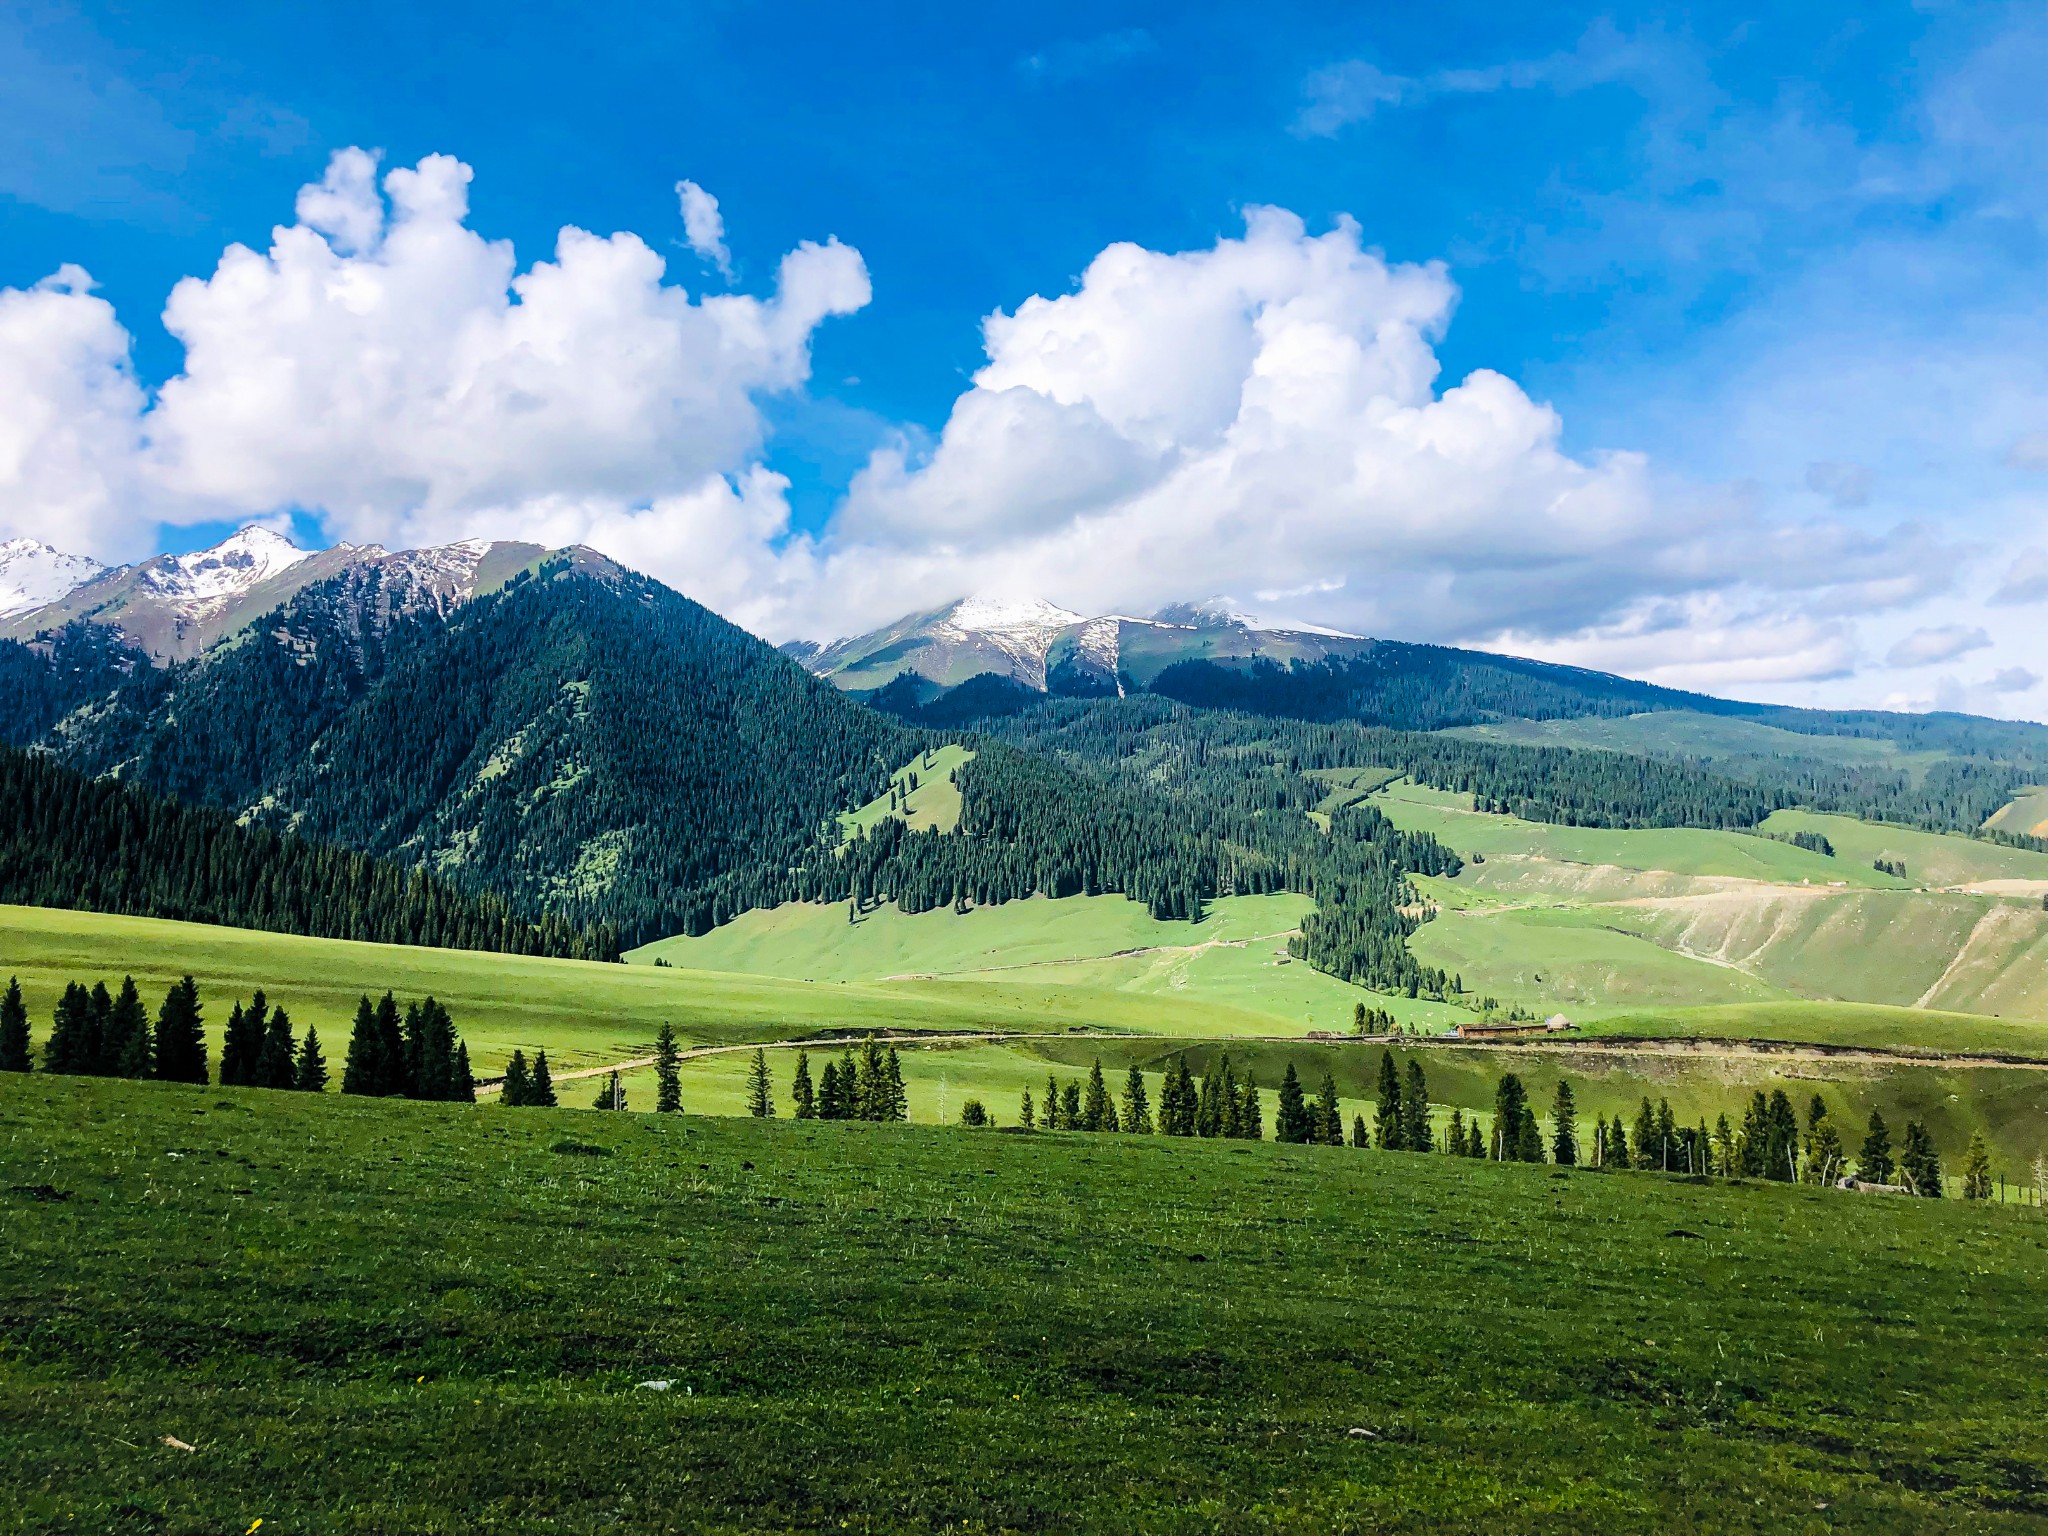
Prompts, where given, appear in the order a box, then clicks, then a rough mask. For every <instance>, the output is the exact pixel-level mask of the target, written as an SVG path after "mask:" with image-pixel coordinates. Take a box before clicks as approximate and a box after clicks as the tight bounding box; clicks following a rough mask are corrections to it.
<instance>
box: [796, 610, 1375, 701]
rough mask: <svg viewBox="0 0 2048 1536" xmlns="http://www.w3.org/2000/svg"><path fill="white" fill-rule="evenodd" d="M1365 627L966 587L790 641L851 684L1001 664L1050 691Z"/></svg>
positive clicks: (1326, 643)
mask: <svg viewBox="0 0 2048 1536" xmlns="http://www.w3.org/2000/svg"><path fill="white" fill-rule="evenodd" d="M1372 643H1373V642H1372V641H1370V640H1368V639H1366V638H1365V637H1363V636H1360V635H1349V634H1345V633H1343V632H1342V631H1340V630H1334V629H1326V628H1324V627H1322V626H1320V625H1313V624H1295V623H1290V622H1288V621H1285V620H1272V619H1262V618H1258V617H1254V616H1253V615H1250V614H1246V613H1241V612H1238V611H1236V610H1235V609H1233V608H1231V607H1230V606H1229V605H1228V604H1227V603H1225V602H1224V601H1222V600H1221V599H1214V598H1212V599H1208V600H1206V601H1202V602H1195V603H1176V604H1174V605H1173V606H1171V607H1169V608H1165V609H1162V610H1160V612H1158V613H1157V614H1154V615H1153V616H1151V617H1150V618H1138V617H1133V616H1131V615H1128V614H1105V615H1101V616H1099V617H1093V618H1090V617H1087V616H1084V615H1082V614H1079V613H1075V612H1073V611H1072V610H1071V609H1067V608H1062V607H1060V606H1059V605H1058V604H1056V603H1050V602H1046V601H1044V600H1043V599H1026V600H1015V599H995V598H990V597H982V596H978V597H969V598H964V599H962V600H961V601H959V602H957V603H953V604H951V605H949V606H948V607H945V608H938V609H933V610H931V611H929V612H925V613H914V614H908V615H906V616H905V617H903V618H901V619H898V620H897V621H896V622H895V623H894V624H889V625H885V626H884V627H883V628H881V629H878V630H876V631H874V632H873V633H872V634H867V635H858V636H854V637H851V638H848V639H844V640H835V641H833V642H832V643H830V644H828V645H815V644H811V643H807V642H796V643H792V644H790V645H787V646H785V647H783V649H784V650H785V651H786V652H788V654H789V655H791V656H793V657H794V658H796V659H797V660H798V661H800V662H802V663H803V664H804V665H805V666H806V667H808V668H810V670H811V671H813V672H815V673H817V674H818V675H819V676H821V677H826V678H829V679H831V680H832V681H833V682H835V683H837V684H838V685H839V686H840V687H842V688H852V689H861V690H867V689H873V688H880V687H883V686H885V685H886V684H888V683H890V682H892V681H894V680H895V679H896V678H898V677H899V676H903V675H904V674H909V675H911V676H912V677H914V678H916V679H920V680H921V683H922V684H926V685H932V686H935V687H938V688H950V687H954V686H956V685H958V684H960V683H963V682H965V681H967V679H968V678H970V677H974V676H978V675H980V674H983V673H989V672H993V673H996V674H998V675H1000V676H1003V677H1008V678H1011V679H1013V680H1014V681H1016V682H1018V683H1021V684H1023V685H1024V686H1025V687H1027V688H1032V689H1036V690H1039V691H1050V692H1053V693H1078V694H1095V693H1116V692H1122V691H1123V690H1124V689H1125V687H1126V686H1127V685H1128V684H1130V683H1132V682H1136V683H1138V684H1140V685H1145V684H1149V683H1150V682H1151V680H1152V679H1153V678H1155V677H1157V676H1158V675H1159V673H1161V672H1162V671H1164V670H1165V669H1166V668H1167V667H1170V666H1172V665H1174V664H1175V663H1176V662H1181V661H1203V660H1207V661H1248V660H1251V659H1253V658H1255V657H1265V658H1267V659H1269V660H1273V661H1277V662H1283V663H1284V662H1287V661H1290V660H1293V659H1296V658H1300V659H1303V660H1310V661H1314V660H1320V659H1321V658H1323V657H1326V656H1338V655H1342V656H1349V655H1356V654H1358V653H1359V652H1361V651H1363V650H1366V649H1369V648H1370V647H1371V645H1372Z"/></svg>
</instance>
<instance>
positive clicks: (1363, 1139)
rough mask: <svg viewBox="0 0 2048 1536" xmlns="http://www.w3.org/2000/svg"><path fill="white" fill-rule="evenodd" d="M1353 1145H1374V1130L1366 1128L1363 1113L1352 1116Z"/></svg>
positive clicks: (1359, 1146) (1360, 1146) (1363, 1146)
mask: <svg viewBox="0 0 2048 1536" xmlns="http://www.w3.org/2000/svg"><path fill="white" fill-rule="evenodd" d="M1351 1145H1352V1146H1354V1147H1358V1148H1361V1149H1363V1148H1365V1147H1369V1146H1371V1145H1372V1132H1371V1131H1368V1130H1367V1129H1366V1128H1365V1116H1363V1115H1353V1116H1352V1117H1351Z"/></svg>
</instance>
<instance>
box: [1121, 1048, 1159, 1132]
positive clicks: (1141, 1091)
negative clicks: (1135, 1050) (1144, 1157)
mask: <svg viewBox="0 0 2048 1536" xmlns="http://www.w3.org/2000/svg"><path fill="white" fill-rule="evenodd" d="M1123 1123H1124V1129H1125V1130H1126V1131H1130V1132H1133V1133H1134V1134H1136V1135H1139V1136H1150V1135H1151V1134H1152V1105H1151V1102H1150V1100H1149V1099H1148V1098H1147V1096H1146V1093H1145V1074H1144V1073H1142V1072H1140V1071H1139V1070H1138V1069H1137V1067H1136V1066H1135V1065H1134V1066H1133V1067H1132V1068H1131V1070H1130V1071H1129V1073H1127V1074H1126V1075H1125V1077H1124V1122H1123Z"/></svg>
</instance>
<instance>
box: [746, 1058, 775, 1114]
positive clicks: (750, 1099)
mask: <svg viewBox="0 0 2048 1536" xmlns="http://www.w3.org/2000/svg"><path fill="white" fill-rule="evenodd" d="M747 1113H748V1114H750V1115H752V1116H753V1117H754V1118H755V1119H756V1120H772V1119H773V1118H774V1117H775V1084H774V1083H773V1082H772V1081H771V1080H770V1079H769V1076H768V1053H767V1052H766V1051H764V1050H762V1049H761V1047H759V1046H758V1045H757V1046H755V1047H754V1060H753V1064H752V1065H751V1066H749V1067H748V1068H747Z"/></svg>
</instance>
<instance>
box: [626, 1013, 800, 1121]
mask: <svg viewBox="0 0 2048 1536" xmlns="http://www.w3.org/2000/svg"><path fill="white" fill-rule="evenodd" d="M662 1029H663V1030H664V1031H668V1026H667V1025H666V1024H664V1025H663V1026H662ZM669 1036H670V1039H671V1041H672V1040H673V1039H674V1034H673V1032H672V1031H669ZM670 1048H671V1050H673V1048H674V1047H673V1045H671V1047H670ZM830 1065H831V1063H830V1062H827V1063H826V1066H828V1067H829V1066H830ZM671 1076H673V1068H671ZM789 1098H790V1103H791V1104H792V1105H793V1106H794V1107H795V1109H796V1117H797V1119H799V1120H815V1119H817V1118H818V1096H817V1094H816V1093H815V1092H814V1091H813V1090H812V1088H811V1053H810V1052H809V1051H798V1052H797V1053H796V1071H795V1072H794V1073H792V1074H791V1075H790V1079H789ZM656 1107H657V1108H659V1107H661V1106H659V1105H657V1106H656ZM669 1107H670V1108H673V1109H680V1108H681V1107H682V1095H681V1094H680V1093H678V1094H677V1095H676V1102H675V1103H674V1104H673V1105H670V1106H669Z"/></svg>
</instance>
